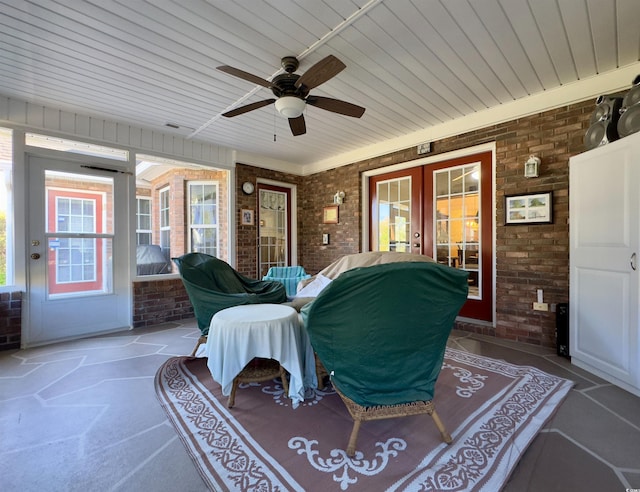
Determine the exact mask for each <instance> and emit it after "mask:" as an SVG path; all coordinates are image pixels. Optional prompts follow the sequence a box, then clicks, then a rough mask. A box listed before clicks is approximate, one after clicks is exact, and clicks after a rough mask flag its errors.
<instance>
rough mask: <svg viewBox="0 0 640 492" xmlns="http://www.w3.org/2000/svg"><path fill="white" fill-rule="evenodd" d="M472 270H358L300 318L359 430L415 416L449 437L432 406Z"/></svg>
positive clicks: (402, 265)
mask: <svg viewBox="0 0 640 492" xmlns="http://www.w3.org/2000/svg"><path fill="white" fill-rule="evenodd" d="M467 293H468V285H467V272H465V271H462V270H457V269H454V268H451V267H448V266H445V265H441V264H438V263H435V262H399V263H389V264H382V265H375V266H370V267H362V268H355V269H352V270H349V271H346V272H344V273H342V274H341V275H339V276H338V277H337V278H335V279H334V280H333V281H332V282H331V283H330V284H329V285H328V286H327V287H326V288H325V289H324V290H323V291H322V292H321V293H320V295H319V296H318V297H317V298H316V299H315V300H314V301H313V302H311V303H309V304H307V305H306V306H305V307H303V308H302V310H301V314H302V317H303V320H304V324H305V327H306V329H307V331H308V333H309V337H310V339H311V344H312V346H313V349H314V350H315V352H316V354H317V356H318V357H319V359H320V360H321V362H322V364H323V365H324V367H325V368H326V369H327V371H328V372H329V374H330V375H331V382H332V383H333V386H334V388H335V389H336V391H337V392H338V394H339V395H340V397H341V398H342V399H343V401H344V403H345V405H346V406H347V409H348V411H349V413H350V414H351V416H352V418H353V420H354V425H353V430H352V432H351V436H350V438H349V443H348V446H347V454H348V455H349V456H354V454H355V452H356V441H357V437H358V431H359V429H360V424H361V422H363V421H366V420H373V419H383V418H391V417H402V416H407V415H414V414H417V413H428V414H429V415H431V416H432V418H433V420H434V422H435V424H436V426H437V428H438V430H439V431H440V434H441V436H442V439H443V440H444V441H445V442H447V443H449V442H451V436H450V435H449V434H448V432H447V431H446V429H445V427H444V425H443V424H442V422H441V420H440V418H439V417H438V414H437V413H436V411H435V406H434V403H433V398H434V387H435V384H436V380H437V379H438V376H439V374H440V369H441V367H442V361H443V358H444V351H445V348H446V342H447V338H448V336H449V334H450V332H451V329H452V328H453V324H454V321H455V318H456V315H457V314H458V312H459V310H460V308H461V307H462V305H463V304H464V303H465V301H466V299H467Z"/></svg>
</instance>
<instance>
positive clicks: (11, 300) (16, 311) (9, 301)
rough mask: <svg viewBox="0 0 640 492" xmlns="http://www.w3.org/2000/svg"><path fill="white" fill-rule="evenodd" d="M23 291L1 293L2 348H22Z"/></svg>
mask: <svg viewBox="0 0 640 492" xmlns="http://www.w3.org/2000/svg"><path fill="white" fill-rule="evenodd" d="M21 333H22V292H5V293H2V294H0V350H9V349H17V348H20V336H21Z"/></svg>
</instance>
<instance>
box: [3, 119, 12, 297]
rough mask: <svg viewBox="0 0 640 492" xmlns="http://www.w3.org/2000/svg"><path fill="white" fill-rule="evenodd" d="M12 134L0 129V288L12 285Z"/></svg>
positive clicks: (7, 130)
mask: <svg viewBox="0 0 640 492" xmlns="http://www.w3.org/2000/svg"><path fill="white" fill-rule="evenodd" d="M12 138H13V133H12V131H11V130H10V129H8V128H0V287H2V286H5V285H12V284H13V281H14V278H13V265H14V261H13V250H12V246H13V205H12V204H13V200H12V189H13V188H12V181H11V176H12V171H13V150H12V149H13V145H12Z"/></svg>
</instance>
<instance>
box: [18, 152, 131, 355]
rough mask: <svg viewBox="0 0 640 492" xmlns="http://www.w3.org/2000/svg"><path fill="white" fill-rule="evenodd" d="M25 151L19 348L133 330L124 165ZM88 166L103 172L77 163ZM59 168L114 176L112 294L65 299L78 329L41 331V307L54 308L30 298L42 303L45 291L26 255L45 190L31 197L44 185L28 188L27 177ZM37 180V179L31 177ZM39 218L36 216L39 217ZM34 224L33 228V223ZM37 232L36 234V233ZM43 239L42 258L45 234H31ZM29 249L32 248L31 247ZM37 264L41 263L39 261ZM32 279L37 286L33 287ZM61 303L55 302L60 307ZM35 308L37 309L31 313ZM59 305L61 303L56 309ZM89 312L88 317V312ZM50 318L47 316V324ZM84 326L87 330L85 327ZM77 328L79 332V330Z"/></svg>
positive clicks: (127, 190)
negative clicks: (23, 272)
mask: <svg viewBox="0 0 640 492" xmlns="http://www.w3.org/2000/svg"><path fill="white" fill-rule="evenodd" d="M29 150H30V151H29V153H28V154H26V155H25V168H26V173H25V178H26V184H27V186H26V188H27V189H26V190H25V191H26V193H25V198H26V200H27V202H26V204H27V205H25V206H26V210H25V211H26V219H27V228H26V231H25V232H26V234H25V252H26V256H27V258H26V280H27V282H26V297H25V302H24V304H25V306H24V309H23V313H24V323H23V327H22V347H28V346H35V345H41V344H45V343H51V342H56V341H60V340H65V339H72V338H80V337H85V336H90V335H95V334H98V333H106V332H112V331H121V330H125V329H131V328H132V309H133V307H132V306H133V299H132V285H131V271H132V265H131V254H130V246H129V245H130V243H131V242H130V239H131V237H130V236H131V228H132V220H131V217H130V215H131V214H130V199H129V197H130V194H131V193H130V190H131V186H133V185H134V181H133V178H134V177H133V175H132V174H131V173H129V172H128V171H127V170H126V169H124V168H123V166H122V164H123V163H120V162H114V161H113V160H109V159H100V158H95V157H87V156H77V155H74V154H69V153H66V152H56V151H49V150H43V151H42V152H40V149H38V151H37V152H31V148H30V149H29ZM82 165H84V166H92V167H94V168H95V167H97V168H102V169H106V170H96V169H88V168H83V167H81V166H82ZM49 166H51V167H53V168H61V169H63V170H66V171H68V172H72V173H76V174H87V175H89V176H92V175H93V176H103V177H110V178H113V180H114V194H115V199H114V210H113V217H114V240H113V243H114V244H113V248H114V254H113V259H112V261H113V294H109V295H101V296H96V297H94V298H86V297H80V298H77V299H76V300H65V301H64V304H65V308H66V309H68V310H69V311H71V312H73V314H74V316H72V317H71V323H70V324H69V326H70V325H71V324H73V323H74V322H77V323H78V326H79V327H80V328H78V329H72V328H68V329H67V326H63V325H62V324H61V325H60V327H59V330H60V331H59V332H58V333H56V334H53V335H51V334H44V333H45V332H44V327H43V326H41V325H42V324H43V320H44V319H45V318H43V317H42V315H41V314H38V315H35V313H40V312H41V311H40V308H41V307H42V309H43V311H42V312H44V309H46V308H47V307H53V304H51V301H46V302H49V303H50V304H49V305H47V304H41V305H40V306H39V305H37V303H34V298H38V299H39V300H38V303H41V301H42V299H43V296H42V292H43V291H44V289H43V285H44V283H45V282H46V281H45V280H44V279H45V276H44V275H42V273H41V270H42V268H40V267H39V268H40V269H39V270H37V269H36V270H32V266H33V265H34V263H33V262H34V261H38V260H32V259H30V255H31V253H32V252H36V251H35V249H34V246H32V243H31V241H32V240H33V239H34V238H33V237H32V235H34V234H35V235H37V233H36V232H35V231H32V230H31V228H32V226H35V224H36V222H33V220H34V217H36V216H35V215H33V214H44V207H43V204H44V202H43V200H44V196H43V195H44V193H43V194H42V195H40V196H30V195H31V193H40V192H43V191H44V189H40V188H39V189H38V190H32V189H29V188H30V185H31V183H32V182H33V181H32V178H33V176H32V174H33V173H34V172H35V170H36V169H37V170H38V171H40V170H42V169H44V168H45V167H49ZM36 181H39V179H36ZM39 220H41V219H39ZM36 227H37V226H36ZM40 235H41V234H40ZM35 239H37V240H40V241H41V242H42V245H41V246H40V250H39V251H38V252H39V253H40V254H41V256H42V258H41V260H40V261H46V260H45V258H46V255H45V254H43V253H46V251H45V248H46V245H45V241H44V236H43V237H42V238H35ZM32 250H33V251H32ZM40 266H41V264H40ZM36 282H37V285H36ZM62 304H63V303H62V302H61V303H60V306H61V305H62ZM97 307H99V308H100V309H103V310H105V312H107V313H109V315H108V316H107V317H108V318H109V319H104V318H105V317H104V316H96V311H94V309H96V308H97ZM34 309H35V310H36V311H34ZM58 309H60V307H58ZM92 315H93V316H92ZM51 321H53V320H51V319H47V323H49V322H51ZM85 324H86V329H85V326H84V325H85ZM80 331H83V332H82V333H81V332H80Z"/></svg>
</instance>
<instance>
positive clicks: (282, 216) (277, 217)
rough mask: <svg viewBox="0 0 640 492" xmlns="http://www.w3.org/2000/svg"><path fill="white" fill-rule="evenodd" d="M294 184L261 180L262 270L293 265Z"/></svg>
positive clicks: (259, 244)
mask: <svg viewBox="0 0 640 492" xmlns="http://www.w3.org/2000/svg"><path fill="white" fill-rule="evenodd" d="M291 215H292V213H291V188H285V187H281V186H276V185H271V184H265V183H258V217H257V220H258V225H259V227H258V274H259V278H262V277H263V276H264V275H266V274H267V272H268V271H269V268H271V267H274V266H290V265H291V259H292V255H291Z"/></svg>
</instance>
